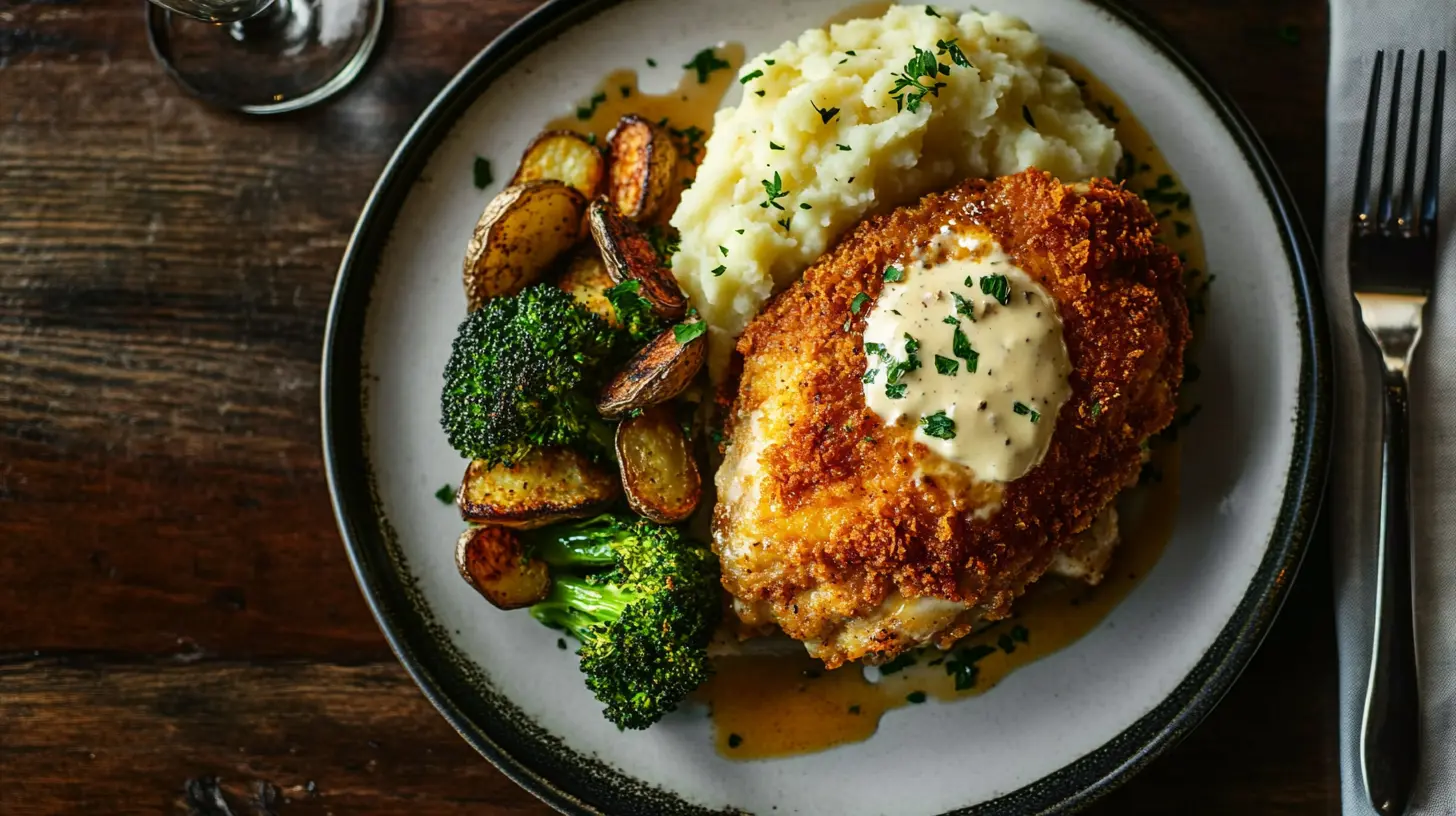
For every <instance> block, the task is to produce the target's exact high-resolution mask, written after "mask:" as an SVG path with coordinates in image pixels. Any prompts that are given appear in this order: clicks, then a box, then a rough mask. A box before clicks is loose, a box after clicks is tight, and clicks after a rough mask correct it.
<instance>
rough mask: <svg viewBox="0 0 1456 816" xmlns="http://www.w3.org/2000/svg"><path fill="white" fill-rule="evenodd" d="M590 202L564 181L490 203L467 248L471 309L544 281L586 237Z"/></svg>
mask: <svg viewBox="0 0 1456 816" xmlns="http://www.w3.org/2000/svg"><path fill="white" fill-rule="evenodd" d="M586 209H587V198H586V196H583V195H582V194H581V193H580V192H578V191H577V190H576V189H575V188H574V187H569V186H567V185H566V184H564V183H562V182H560V181H554V180H545V179H542V180H538V181H528V182H526V183H524V184H515V185H512V186H510V187H507V188H505V189H504V190H501V191H500V194H498V195H497V196H496V197H495V198H493V199H491V201H490V203H489V204H487V205H486V207H485V212H484V213H482V214H481V216H480V221H479V222H477V223H476V225H475V233H474V234H473V235H471V236H470V243H469V245H467V246H466V248H465V300H466V303H467V304H468V305H469V307H470V308H471V309H479V308H480V307H481V306H482V305H484V304H485V301H487V300H489V299H490V298H493V297H499V296H501V295H513V294H515V293H516V292H519V291H521V290H522V289H524V288H526V287H527V286H530V285H531V284H533V283H535V282H536V281H538V280H540V279H541V275H542V273H543V272H545V271H546V269H548V268H549V267H550V266H551V264H552V263H553V262H554V261H555V260H556V259H557V258H558V257H560V255H561V254H562V253H564V252H566V251H567V250H569V249H571V247H572V246H573V245H575V244H576V241H577V238H578V237H580V235H581V219H582V215H583V214H584V213H585V212H586Z"/></svg>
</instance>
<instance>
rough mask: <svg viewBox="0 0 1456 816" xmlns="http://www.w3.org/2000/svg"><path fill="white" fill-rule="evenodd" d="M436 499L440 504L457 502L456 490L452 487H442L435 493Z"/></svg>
mask: <svg viewBox="0 0 1456 816" xmlns="http://www.w3.org/2000/svg"><path fill="white" fill-rule="evenodd" d="M435 498H437V499H439V500H440V504H452V503H453V502H454V501H455V488H453V487H451V486H450V485H441V487H440V489H439V490H436V491H435Z"/></svg>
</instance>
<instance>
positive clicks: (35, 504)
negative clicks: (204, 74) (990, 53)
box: [0, 0, 1338, 816]
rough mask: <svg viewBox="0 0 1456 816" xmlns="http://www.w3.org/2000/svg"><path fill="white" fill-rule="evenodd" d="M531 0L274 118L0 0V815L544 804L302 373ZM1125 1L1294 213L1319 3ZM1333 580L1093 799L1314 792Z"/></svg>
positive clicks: (1311, 801)
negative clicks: (453, 683) (1206, 714)
mask: <svg viewBox="0 0 1456 816" xmlns="http://www.w3.org/2000/svg"><path fill="white" fill-rule="evenodd" d="M535 5H536V2H535V0H488V1H487V0H397V1H396V2H394V3H393V4H392V7H391V20H390V26H389V28H388V30H387V36H386V40H385V42H384V44H383V46H382V48H381V51H380V56H379V57H378V58H377V59H376V61H375V63H374V64H373V65H372V67H371V68H370V70H369V71H368V73H367V74H366V75H365V77H364V78H363V80H362V81H361V82H360V83H359V84H358V85H357V86H356V87H354V88H353V89H352V90H351V91H350V92H349V93H348V94H347V95H346V96H344V97H343V98H341V99H340V100H338V101H337V102H335V103H333V104H330V105H327V106H325V107H323V108H320V109H317V110H313V111H307V112H304V113H302V114H299V115H294V116H290V117H286V118H281V119H272V120H266V121H264V120H249V119H242V118H238V117H233V116H228V115H223V114H219V113H216V112H213V111H210V110H208V109H205V108H203V107H201V106H199V105H198V104H196V103H195V102H193V101H192V100H190V99H188V98H187V97H185V96H184V95H183V94H181V93H180V92H179V91H178V89H177V88H176V87H174V86H173V85H172V84H171V83H170V82H169V81H168V80H167V79H166V77H165V76H164V75H163V73H162V72H161V70H160V68H159V67H158V66H157V65H156V64H155V63H154V62H153V60H152V58H151V55H150V53H149V51H148V50H147V46H146V40H145V36H144V33H143V29H142V4H141V2H140V0H85V1H84V2H82V1H81V0H36V2H13V1H12V0H0V655H9V656H8V657H5V658H3V664H0V812H4V813H5V814H7V816H8V814H43V813H44V814H49V813H76V812H95V813H130V812H137V813H142V812H145V813H156V812H158V811H162V812H178V813H185V812H192V813H203V814H221V813H232V814H271V813H330V812H332V813H358V812H400V811H404V810H408V811H410V812H414V813H421V814H436V813H440V814H446V813H464V812H467V811H468V812H491V813H512V812H516V813H541V812H545V810H544V808H543V807H542V806H541V805H539V804H538V803H536V802H535V801H534V800H533V799H532V798H531V797H530V796H529V795H528V794H526V793H524V792H522V791H520V790H518V789H517V788H516V787H515V786H514V785H513V784H512V783H511V782H510V781H509V780H507V779H505V778H504V777H503V776H501V775H500V774H499V773H498V772H496V771H495V770H494V769H493V768H492V767H491V766H490V765H488V764H487V763H486V762H484V761H483V760H481V759H479V758H478V757H477V756H475V755H474V753H473V752H472V751H470V749H469V748H468V747H467V746H466V745H465V744H464V743H463V742H462V741H461V740H460V739H459V738H458V737H456V736H455V735H454V734H453V733H452V732H451V730H450V728H449V727H448V725H446V723H445V722H444V721H443V720H442V719H440V718H439V717H438V716H437V715H435V714H434V713H433V711H432V710H431V709H430V708H429V706H428V704H427V703H426V702H425V701H424V699H423V697H422V696H421V695H420V694H419V692H418V691H417V690H416V689H415V687H414V686H413V685H412V684H411V683H410V681H409V679H408V677H407V675H406V674H405V673H404V671H403V670H402V669H401V668H400V667H399V666H398V664H396V663H395V662H394V660H393V658H392V657H391V656H390V653H389V651H388V648H387V647H386V645H385V644H384V641H383V639H382V638H381V637H380V635H379V633H378V630H377V629H376V628H375V626H374V623H373V621H372V619H371V618H370V617H369V614H368V611H367V609H366V607H365V605H364V603H363V601H362V599H361V598H360V597H359V594H358V590H357V589H356V588H355V585H354V582H353V579H352V576H351V575H350V573H349V569H348V563H347V559H346V558H345V555H344V552H343V549H342V547H341V546H340V544H339V541H338V537H337V533H336V531H335V528H334V524H333V519H332V516H331V512H330V507H329V502H328V496H327V492H326V490H325V486H324V480H323V471H322V464H321V461H320V452H319V444H318V434H319V424H318V391H317V382H318V371H319V365H318V359H319V351H320V343H321V340H322V334H323V324H324V317H325V310H326V306H327V302H328V298H329V293H330V290H331V287H332V284H333V275H334V270H335V267H336V265H337V263H338V260H339V257H340V255H341V253H342V251H343V247H344V245H345V243H346V241H347V239H348V235H349V232H350V229H351V228H352V226H353V221H354V218H355V217H356V216H357V214H358V212H359V209H360V208H361V206H362V205H363V203H364V200H365V198H366V196H367V195H368V192H369V189H370V187H371V186H372V184H373V182H374V179H375V177H376V176H377V174H378V172H379V170H380V169H381V168H382V167H383V165H384V162H385V160H386V158H387V157H388V154H389V152H390V151H391V150H392V149H393V147H394V145H395V144H396V143H397V141H398V139H399V138H400V136H402V135H403V133H404V132H405V130H406V129H407V128H408V126H409V124H410V122H411V121H412V120H413V118H414V117H415V116H416V115H417V114H418V112H419V111H420V110H421V109H423V107H424V106H425V105H426V104H427V103H428V101H429V100H430V98H431V97H432V96H433V95H434V94H435V93H436V92H437V91H438V90H439V88H440V87H442V86H443V85H444V83H445V82H446V81H447V80H448V78H449V77H450V76H451V75H452V74H453V73H454V72H455V71H456V70H458V69H459V68H460V67H461V66H462V65H463V64H464V63H465V61H466V60H467V59H468V58H469V57H470V56H471V55H473V54H474V53H475V52H476V51H477V50H478V49H479V48H480V47H481V46H483V45H484V44H485V43H486V42H488V41H489V40H490V39H491V38H492V37H493V36H495V35H496V34H498V33H499V32H500V31H502V30H504V28H505V27H506V26H507V25H509V24H510V23H511V22H512V21H514V20H515V19H517V18H519V17H520V16H521V15H522V14H523V13H525V12H526V11H528V10H530V9H531V8H533V7H534V6H535ZM1134 5H1135V6H1137V7H1138V8H1139V9H1140V10H1142V11H1145V12H1146V13H1147V15H1148V16H1150V17H1151V18H1152V19H1154V20H1155V21H1156V22H1157V23H1158V24H1159V25H1161V26H1162V27H1163V28H1164V29H1165V30H1167V31H1168V32H1169V34H1170V36H1171V37H1172V38H1173V39H1174V41H1175V42H1176V43H1178V44H1179V45H1180V46H1181V47H1183V48H1184V49H1185V50H1186V51H1187V53H1188V54H1189V55H1190V56H1191V57H1192V58H1193V59H1194V61H1195V62H1197V63H1198V64H1199V65H1200V66H1202V67H1203V68H1204V69H1205V70H1206V71H1207V72H1208V74H1209V75H1210V76H1211V77H1212V78H1213V79H1214V80H1215V81H1216V82H1217V83H1218V84H1220V85H1221V86H1223V87H1224V88H1225V89H1227V90H1228V91H1229V93H1230V95H1231V96H1232V97H1233V98H1234V99H1235V100H1236V101H1237V102H1238V104H1239V105H1240V106H1241V107H1242V108H1243V110H1244V111H1245V112H1246V113H1247V114H1248V116H1249V117H1250V119H1251V120H1252V121H1253V123H1254V125H1255V126H1256V128H1257V129H1258V130H1259V132H1260V133H1261V135H1262V136H1263V138H1264V139H1265V141H1266V142H1267V143H1268V145H1269V147H1270V150H1271V152H1272V153H1273V154H1274V156H1275V158H1276V160H1277V161H1278V162H1279V164H1280V166H1281V168H1282V169H1283V171H1284V173H1285V174H1286V176H1287V178H1288V180H1289V183H1290V185H1291V187H1292V188H1293V190H1294V192H1295V197H1296V198H1297V199H1298V201H1299V203H1300V205H1301V206H1302V207H1303V209H1304V212H1305V213H1306V215H1307V217H1317V216H1318V214H1319V213H1320V211H1321V206H1322V197H1323V196H1322V175H1323V144H1324V135H1323V128H1322V121H1323V110H1324V103H1323V100H1324V69H1325V55H1326V54H1325V52H1326V44H1325V41H1324V40H1325V9H1324V4H1323V3H1322V2H1319V0H1236V1H1232V0H1231V1H1229V2H1215V0H1203V1H1202V2H1186V3H1169V2H1160V0H1139V2H1137V3H1135V4H1134ZM1291 39H1293V40H1297V42H1290V40H1291ZM1312 225H1313V224H1312ZM1316 226H1317V225H1316ZM1329 586H1330V581H1329V567H1328V561H1327V556H1326V554H1325V552H1324V551H1323V548H1322V546H1317V547H1316V548H1315V550H1314V551H1313V552H1312V553H1311V556H1310V561H1309V563H1308V564H1307V565H1306V568H1305V571H1304V575H1303V577H1302V578H1301V579H1300V581H1299V583H1298V585H1297V586H1296V589H1295V592H1294V594H1293V596H1292V597H1291V599H1290V601H1289V604H1288V607H1287V609H1286V611H1285V613H1284V615H1283V616H1282V617H1281V619H1280V621H1279V623H1278V624H1277V625H1276V627H1275V629H1274V632H1273V633H1272V635H1271V636H1270V638H1269V640H1268V642H1267V643H1266V644H1265V646H1264V648H1263V650H1262V651H1261V652H1260V654H1259V655H1258V657H1257V658H1256V659H1255V660H1254V662H1253V664H1252V665H1251V666H1250V668H1249V670H1248V672H1247V673H1246V675H1245V677H1244V678H1243V679H1242V680H1241V681H1240V682H1239V684H1238V685H1237V686H1236V687H1235V689H1234V691H1233V692H1232V693H1231V694H1230V696H1229V698H1228V699H1227V700H1226V701H1225V702H1224V703H1223V704H1222V705H1221V706H1220V707H1219V709H1218V710H1217V711H1216V712H1215V713H1214V714H1213V716H1212V717H1211V718H1210V719H1209V721H1208V722H1207V723H1206V724H1205V725H1204V726H1203V727H1202V728H1201V729H1199V730H1198V731H1197V732H1195V733H1194V734H1193V736H1192V737H1190V738H1189V739H1188V740H1187V741H1186V742H1185V743H1184V744H1183V745H1181V746H1180V747H1178V748H1177V749H1175V750H1174V751H1173V752H1172V753H1170V754H1169V755H1168V756H1166V757H1164V758H1163V759H1160V760H1158V761H1157V762H1155V763H1154V764H1153V766H1152V767H1151V768H1150V769H1148V770H1147V771H1146V772H1145V773H1143V774H1142V775H1140V776H1139V777H1137V778H1136V779H1134V780H1133V781H1132V782H1131V783H1129V784H1128V785H1127V786H1125V787H1124V788H1122V789H1121V790H1119V791H1117V792H1116V793H1114V794H1113V795H1112V796H1111V797H1110V798H1108V799H1107V800H1105V801H1103V802H1102V803H1100V804H1098V805H1097V806H1096V807H1095V808H1094V809H1093V812H1095V813H1099V814H1114V813H1115V814H1129V813H1131V814H1142V813H1146V814H1154V813H1166V812H1168V811H1169V810H1170V809H1171V808H1172V807H1174V806H1176V807H1177V809H1178V810H1179V811H1182V812H1186V813H1190V814H1226V813H1243V814H1266V813H1291V814H1293V813H1298V814H1306V813H1334V812H1335V811H1336V809H1337V797H1338V778H1337V771H1336V766H1335V755H1336V748H1335V720H1334V711H1335V685H1334V676H1335V675H1334V672H1335V657H1334V639H1333V625H1332V621H1331V616H1330V609H1331V599H1330V590H1329ZM310 783H312V788H310Z"/></svg>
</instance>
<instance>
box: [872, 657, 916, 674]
mask: <svg viewBox="0 0 1456 816" xmlns="http://www.w3.org/2000/svg"><path fill="white" fill-rule="evenodd" d="M913 665H915V653H914V652H901V653H900V656H899V657H896V658H895V659H894V660H891V661H890V662H889V663H886V664H885V665H883V666H881V667H880V674H882V675H885V674H894V673H896V672H898V671H901V670H903V669H907V668H909V667H911V666H913Z"/></svg>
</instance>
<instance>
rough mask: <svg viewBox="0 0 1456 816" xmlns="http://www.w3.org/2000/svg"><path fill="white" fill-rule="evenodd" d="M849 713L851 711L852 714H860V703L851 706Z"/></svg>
mask: <svg viewBox="0 0 1456 816" xmlns="http://www.w3.org/2000/svg"><path fill="white" fill-rule="evenodd" d="M849 713H851V714H858V713H859V704H858V703H856V704H854V705H852V706H850V707H849Z"/></svg>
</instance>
